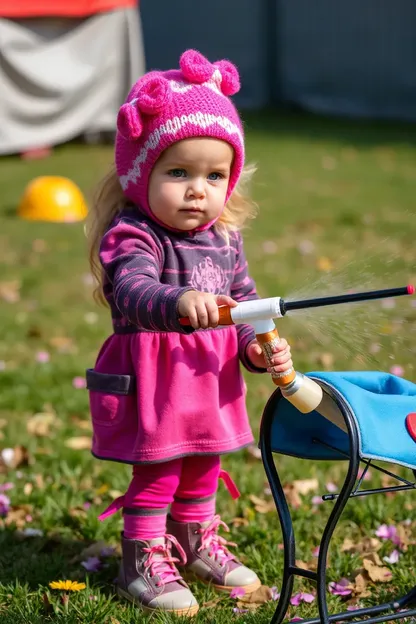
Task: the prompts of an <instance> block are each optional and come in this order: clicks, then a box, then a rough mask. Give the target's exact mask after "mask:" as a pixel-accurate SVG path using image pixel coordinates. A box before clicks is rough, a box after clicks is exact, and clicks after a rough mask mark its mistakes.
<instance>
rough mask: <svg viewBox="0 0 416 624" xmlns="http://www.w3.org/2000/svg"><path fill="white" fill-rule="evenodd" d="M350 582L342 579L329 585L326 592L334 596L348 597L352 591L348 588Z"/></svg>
mask: <svg viewBox="0 0 416 624" xmlns="http://www.w3.org/2000/svg"><path fill="white" fill-rule="evenodd" d="M349 584H350V581H349V580H348V579H346V578H342V579H341V580H340V581H338V582H335V581H332V583H329V585H328V590H329V592H330V593H331V594H333V595H334V596H349V595H350V594H351V593H352V590H351V589H349V588H348V585H349Z"/></svg>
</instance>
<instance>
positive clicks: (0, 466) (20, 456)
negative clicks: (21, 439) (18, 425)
mask: <svg viewBox="0 0 416 624" xmlns="http://www.w3.org/2000/svg"><path fill="white" fill-rule="evenodd" d="M30 463H31V458H30V456H29V453H28V450H27V448H26V447H25V446H21V445H18V446H15V447H13V448H4V449H2V450H1V451H0V474H2V473H5V472H7V471H8V470H16V468H20V467H21V466H28V465H29V464H30Z"/></svg>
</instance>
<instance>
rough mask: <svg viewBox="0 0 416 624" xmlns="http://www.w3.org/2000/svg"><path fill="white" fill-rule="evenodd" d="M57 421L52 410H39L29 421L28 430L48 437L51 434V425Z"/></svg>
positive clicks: (36, 434) (39, 435)
mask: <svg viewBox="0 0 416 624" xmlns="http://www.w3.org/2000/svg"><path fill="white" fill-rule="evenodd" d="M55 421H56V415H55V414H54V413H52V412H39V413H38V414H34V415H33V416H31V417H30V418H29V419H28V421H27V423H26V429H27V432H28V433H30V434H31V435H34V436H38V437H46V436H49V434H50V427H51V425H52V424H53V423H54V422H55Z"/></svg>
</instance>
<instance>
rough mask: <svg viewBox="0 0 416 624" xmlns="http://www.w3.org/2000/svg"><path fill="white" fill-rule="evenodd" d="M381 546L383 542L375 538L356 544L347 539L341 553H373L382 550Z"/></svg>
mask: <svg viewBox="0 0 416 624" xmlns="http://www.w3.org/2000/svg"><path fill="white" fill-rule="evenodd" d="M381 546H382V543H381V541H380V540H378V539H377V538H375V537H364V538H363V539H362V540H360V541H355V542H354V541H353V540H351V539H349V538H345V539H344V541H343V544H342V546H341V552H356V553H372V552H377V551H378V550H380V548H381Z"/></svg>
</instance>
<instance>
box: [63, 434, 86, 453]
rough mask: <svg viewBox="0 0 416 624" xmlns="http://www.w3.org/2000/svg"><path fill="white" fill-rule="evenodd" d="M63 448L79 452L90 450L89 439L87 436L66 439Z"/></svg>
mask: <svg viewBox="0 0 416 624" xmlns="http://www.w3.org/2000/svg"><path fill="white" fill-rule="evenodd" d="M65 446H67V447H68V448H71V449H74V450H76V451H80V450H82V449H90V448H91V438H90V437H89V436H79V437H75V438H68V440H66V441H65Z"/></svg>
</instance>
